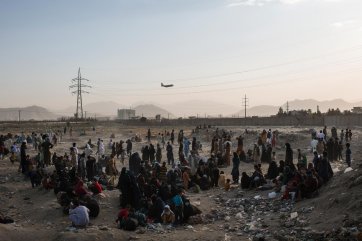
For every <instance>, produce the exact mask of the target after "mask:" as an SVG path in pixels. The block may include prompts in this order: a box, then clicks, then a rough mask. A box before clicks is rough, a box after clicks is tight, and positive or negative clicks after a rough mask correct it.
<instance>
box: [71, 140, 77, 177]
mask: <svg viewBox="0 0 362 241" xmlns="http://www.w3.org/2000/svg"><path fill="white" fill-rule="evenodd" d="M70 160H71V165H72V167H73V168H75V170H76V171H77V170H78V148H77V143H73V146H72V147H71V148H70Z"/></svg>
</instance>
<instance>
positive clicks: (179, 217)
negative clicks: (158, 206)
mask: <svg viewBox="0 0 362 241" xmlns="http://www.w3.org/2000/svg"><path fill="white" fill-rule="evenodd" d="M181 194H182V191H181V190H180V191H179V192H178V194H176V195H175V196H174V197H173V198H172V203H173V204H174V206H175V224H182V222H183V212H184V203H183V201H182V198H181Z"/></svg>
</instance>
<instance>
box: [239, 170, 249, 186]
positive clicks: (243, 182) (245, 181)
mask: <svg viewBox="0 0 362 241" xmlns="http://www.w3.org/2000/svg"><path fill="white" fill-rule="evenodd" d="M240 181H241V188H242V189H248V188H249V187H250V177H249V176H248V174H246V172H243V173H242V174H241V180H240Z"/></svg>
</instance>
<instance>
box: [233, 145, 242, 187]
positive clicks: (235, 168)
mask: <svg viewBox="0 0 362 241" xmlns="http://www.w3.org/2000/svg"><path fill="white" fill-rule="evenodd" d="M239 165H240V158H239V156H238V153H237V152H234V157H233V169H232V171H231V175H232V177H233V182H234V184H238V183H239V176H240V173H239Z"/></svg>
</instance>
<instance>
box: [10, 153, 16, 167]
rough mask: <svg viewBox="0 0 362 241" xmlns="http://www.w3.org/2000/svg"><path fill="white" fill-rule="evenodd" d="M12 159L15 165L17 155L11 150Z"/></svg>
mask: <svg viewBox="0 0 362 241" xmlns="http://www.w3.org/2000/svg"><path fill="white" fill-rule="evenodd" d="M10 161H11V163H12V164H13V165H14V162H16V161H17V157H16V155H15V152H11V156H10Z"/></svg>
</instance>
